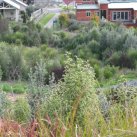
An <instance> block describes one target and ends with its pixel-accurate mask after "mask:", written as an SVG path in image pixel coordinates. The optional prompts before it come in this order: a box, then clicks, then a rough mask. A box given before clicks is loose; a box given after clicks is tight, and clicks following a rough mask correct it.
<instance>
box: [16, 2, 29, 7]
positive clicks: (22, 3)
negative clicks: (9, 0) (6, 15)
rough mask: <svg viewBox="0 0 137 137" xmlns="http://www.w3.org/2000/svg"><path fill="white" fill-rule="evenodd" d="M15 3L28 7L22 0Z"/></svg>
mask: <svg viewBox="0 0 137 137" xmlns="http://www.w3.org/2000/svg"><path fill="white" fill-rule="evenodd" d="M14 1H16V2H17V3H19V4H21V5H23V6H24V7H27V6H28V5H27V4H25V3H24V2H22V1H21V0H14ZM14 1H13V2H14Z"/></svg>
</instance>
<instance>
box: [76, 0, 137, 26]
mask: <svg viewBox="0 0 137 137" xmlns="http://www.w3.org/2000/svg"><path fill="white" fill-rule="evenodd" d="M92 15H97V16H99V17H100V19H106V20H108V21H112V22H116V21H120V22H123V23H125V24H127V25H130V24H132V25H133V24H136V23H137V1H131V0H130V1H121V2H119V1H118V2H116V1H115V2H114V1H111V0H97V1H96V0H76V17H77V20H79V21H89V20H91V17H92Z"/></svg>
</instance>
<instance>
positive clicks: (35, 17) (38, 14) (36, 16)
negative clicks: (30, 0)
mask: <svg viewBox="0 0 137 137" xmlns="http://www.w3.org/2000/svg"><path fill="white" fill-rule="evenodd" d="M45 14H48V10H47V8H42V9H39V10H36V11H34V12H33V13H32V14H31V20H34V21H35V22H38V21H39V20H40V19H41V17H42V16H43V15H45Z"/></svg>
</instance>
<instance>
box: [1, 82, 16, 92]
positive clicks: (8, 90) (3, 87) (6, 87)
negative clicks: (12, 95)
mask: <svg viewBox="0 0 137 137" xmlns="http://www.w3.org/2000/svg"><path fill="white" fill-rule="evenodd" d="M2 90H3V91H5V92H12V91H13V89H12V86H11V85H10V84H6V83H5V84H3V86H2Z"/></svg>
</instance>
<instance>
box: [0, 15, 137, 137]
mask: <svg viewBox="0 0 137 137" xmlns="http://www.w3.org/2000/svg"><path fill="white" fill-rule="evenodd" d="M4 22H5V23H4ZM57 22H58V23H59V26H57V27H58V28H56V29H54V30H52V29H44V30H43V28H42V26H41V25H40V24H35V23H34V22H32V21H27V22H24V23H15V22H8V21H7V20H5V19H3V18H1V19H0V30H1V32H2V33H0V125H1V126H0V136H9V135H10V136H11V137H16V136H23V137H26V136H29V137H34V136H40V137H43V136H44V137H97V136H98V137H99V136H100V137H102V136H116V137H123V136H124V137H136V136H137V132H136V131H137V124H136V123H137V120H136V119H137V107H136V106H137V104H136V103H137V86H136V83H133V84H131V85H132V86H131V85H130V84H129V83H128V81H129V80H135V81H136V78H137V72H136V69H137V29H136V28H126V27H125V26H123V25H122V24H113V23H110V22H100V21H99V20H98V17H96V16H93V18H92V21H91V22H90V23H88V24H83V23H79V22H77V21H76V20H75V15H73V14H72V13H69V14H64V13H62V14H61V15H60V16H59V19H58V21H57ZM3 26H4V27H3Z"/></svg>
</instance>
